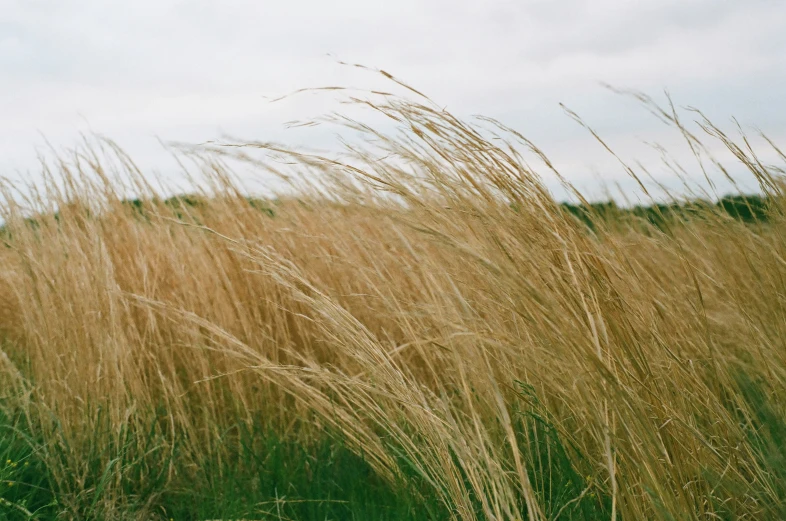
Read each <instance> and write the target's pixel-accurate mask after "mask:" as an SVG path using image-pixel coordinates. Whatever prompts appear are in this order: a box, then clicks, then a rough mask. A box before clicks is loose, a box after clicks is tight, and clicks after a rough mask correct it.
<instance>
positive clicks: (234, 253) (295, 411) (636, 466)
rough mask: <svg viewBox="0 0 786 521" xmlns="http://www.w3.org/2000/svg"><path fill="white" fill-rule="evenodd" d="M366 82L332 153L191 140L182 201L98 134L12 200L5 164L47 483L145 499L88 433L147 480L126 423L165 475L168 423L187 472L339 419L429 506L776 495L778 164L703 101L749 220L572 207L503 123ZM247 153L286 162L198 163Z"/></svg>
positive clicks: (17, 289) (610, 503) (783, 490)
mask: <svg viewBox="0 0 786 521" xmlns="http://www.w3.org/2000/svg"><path fill="white" fill-rule="evenodd" d="M372 99H373V100H374V102H373V103H370V105H371V106H372V108H373V109H374V110H375V111H377V112H378V113H381V114H383V115H385V116H387V117H388V118H390V119H391V120H392V121H393V122H395V123H396V124H397V125H399V126H400V128H401V129H402V132H403V133H401V134H396V135H395V136H393V137H391V136H387V135H384V134H381V133H378V132H376V131H375V130H373V129H371V128H369V127H366V126H363V125H362V124H360V123H358V122H354V121H346V120H345V121H343V124H346V125H348V126H350V127H351V128H353V129H355V130H359V131H361V132H363V133H365V134H366V135H367V136H368V137H370V138H374V139H375V140H376V141H375V143H374V145H373V146H371V145H368V146H366V147H365V148H351V149H350V150H349V151H348V152H349V153H351V155H350V157H349V159H346V158H345V159H344V160H342V161H339V160H335V159H328V158H320V157H313V156H308V155H304V154H301V153H298V151H289V150H286V149H283V148H281V147H273V146H272V145H268V144H264V143H243V144H241V146H239V147H233V148H227V147H216V148H215V149H214V150H212V151H210V150H208V151H204V150H203V151H202V152H200V153H199V158H201V159H200V160H201V164H202V166H203V168H202V172H201V173H200V175H202V176H203V177H204V179H207V180H208V181H209V183H210V185H211V186H212V187H213V190H212V192H211V193H210V194H209V195H207V194H205V195H204V197H203V198H201V199H199V200H190V201H180V202H179V203H177V204H172V202H171V201H170V202H169V203H165V202H164V201H163V200H162V196H161V194H158V193H156V191H155V190H154V189H153V188H152V185H151V184H150V183H149V182H148V179H146V178H145V176H144V175H143V174H142V173H140V172H139V171H138V170H137V169H136V168H135V167H134V166H133V163H131V161H130V159H129V158H127V157H126V156H124V155H123V154H122V152H120V151H119V150H117V149H116V148H114V147H113V146H112V145H111V144H110V143H103V145H102V146H104V147H105V154H106V155H107V157H108V158H109V159H105V158H103V157H100V155H99V154H98V153H96V154H95V155H91V154H92V153H82V154H76V153H75V155H74V157H73V158H72V160H70V161H69V162H65V161H63V162H59V163H57V164H55V165H54V166H51V167H50V168H49V169H47V186H46V189H45V190H43V191H40V192H37V193H34V194H33V196H31V197H30V198H29V199H28V200H27V201H20V198H19V197H18V196H15V195H14V193H13V190H14V188H15V187H11V186H7V185H6V186H4V187H3V190H4V193H5V196H6V197H5V199H4V201H3V207H2V212H3V218H4V219H5V221H6V224H5V229H4V239H3V241H4V244H5V246H4V247H2V248H0V331H2V334H3V335H4V336H5V338H6V342H5V343H4V344H3V353H2V354H1V356H0V369H1V370H2V371H4V372H5V373H4V374H6V373H7V374H14V375H16V376H15V377H14V378H12V379H4V380H3V382H4V384H3V385H6V386H7V388H10V387H11V386H14V388H15V389H17V390H24V391H25V393H24V394H23V395H22V396H25V397H26V398H25V400H24V402H23V407H24V408H25V410H26V413H27V415H28V416H29V418H30V419H31V423H32V424H33V425H35V428H36V430H37V432H38V433H40V434H41V436H42V439H44V440H45V444H44V445H43V446H42V447H41V450H42V451H43V454H44V455H45V457H46V461H47V462H48V466H49V468H50V470H51V471H52V473H53V476H54V480H55V482H56V483H57V486H58V487H59V489H60V491H61V494H62V497H63V498H66V499H65V500H64V501H66V502H67V505H66V506H67V507H68V508H71V509H73V510H72V511H73V512H78V511H84V510H80V509H84V508H85V507H84V505H85V504H89V506H90V507H91V508H94V509H99V508H100V509H104V510H102V511H104V512H111V511H112V509H116V508H119V507H121V506H122V505H124V504H126V503H128V502H129V501H136V502H137V503H138V504H143V505H148V506H149V508H150V509H153V506H152V505H154V504H155V501H156V499H155V497H156V496H155V494H154V493H151V494H150V495H149V496H148V497H131V496H130V495H129V493H128V492H127V487H125V488H124V483H126V482H127V480H128V479H131V478H130V477H129V476H130V474H129V473H130V472H132V469H131V467H130V466H127V467H124V466H122V465H119V464H116V463H113V461H114V460H113V458H115V457H116V456H113V454H116V452H112V451H111V450H106V451H102V450H99V449H100V448H101V447H120V446H122V448H123V451H124V452H123V454H127V455H131V456H129V461H133V462H135V463H134V464H135V465H136V466H137V467H136V470H133V471H134V472H136V474H134V478H133V479H135V480H136V483H137V484H138V486H139V487H140V489H141V488H143V485H144V483H145V482H146V480H152V479H154V476H158V475H159V474H160V472H159V471H160V468H156V467H157V466H156V465H155V464H154V463H155V462H153V463H151V462H149V461H147V460H146V458H147V457H148V455H149V454H150V449H149V448H146V446H145V428H146V427H145V426H147V425H150V424H155V425H157V426H158V429H159V431H157V432H160V435H159V436H158V437H157V438H156V440H157V441H156V444H157V445H156V446H155V453H154V454H155V458H157V460H156V461H158V462H159V465H158V467H160V465H161V464H162V463H161V462H168V463H163V465H170V467H167V469H166V472H165V473H164V475H165V476H164V481H163V483H164V485H163V487H164V488H165V487H166V483H169V482H172V480H174V479H175V477H176V474H177V473H182V472H184V471H183V470H182V468H180V470H176V469H175V467H174V466H173V465H172V464H171V462H172V461H173V458H167V457H165V456H166V455H167V454H169V455H170V456H172V455H173V454H174V451H175V446H177V447H178V453H177V454H178V456H177V457H179V458H185V459H186V460H187V461H188V462H191V463H192V464H193V468H194V469H197V468H199V464H200V462H201V461H203V460H205V459H208V458H213V457H221V454H223V451H226V450H228V449H227V447H228V446H231V444H232V439H233V438H232V434H231V432H232V431H231V430H230V429H231V427H232V425H234V422H235V421H236V420H237V418H241V420H242V421H243V422H246V423H248V424H249V425H250V424H252V423H253V422H255V421H258V420H259V419H260V418H263V419H264V421H265V422H266V423H268V424H269V425H270V426H271V427H272V428H273V429H275V430H276V431H277V432H279V433H281V434H282V435H283V436H288V437H291V438H293V439H299V440H302V441H303V443H304V444H308V443H311V441H313V440H317V439H320V438H321V437H323V436H326V435H327V434H326V433H332V434H331V435H337V434H340V436H342V437H343V439H344V440H346V443H347V444H348V445H349V446H350V447H351V449H352V450H353V451H355V452H357V453H359V454H362V455H363V456H364V457H365V458H366V459H367V461H369V462H370V464H371V465H372V466H373V468H374V469H375V471H376V472H377V473H378V474H379V475H381V476H383V477H385V478H386V479H389V480H390V481H391V482H393V481H396V480H398V479H405V480H406V479H417V480H419V481H418V482H419V483H423V484H424V485H423V488H422V493H423V494H424V495H426V496H434V497H437V498H438V499H439V501H440V502H441V503H442V504H443V505H444V506H445V507H446V508H447V509H448V511H449V512H450V513H451V515H452V516H453V517H454V518H456V519H462V520H474V519H497V520H501V519H525V518H528V519H532V520H555V519H594V518H597V517H594V516H598V517H602V518H608V519H719V518H720V519H743V518H744V519H779V518H780V516H782V515H784V511H783V509H782V507H780V506H779V505H781V504H783V501H784V500H786V487H784V481H783V480H782V478H784V477H786V465H784V461H783V459H784V453H783V445H779V444H778V440H780V438H779V436H782V434H778V427H779V425H784V423H783V421H784V418H786V410H784V408H783V404H786V387H784V384H785V383H786V349H784V347H785V346H784V339H786V299H784V295H786V261H784V258H786V237H784V233H783V230H784V228H782V227H783V226H784V217H783V213H784V208H785V206H784V199H783V194H782V188H781V187H782V186H783V185H782V181H783V179H782V175H781V174H780V173H778V172H777V171H776V170H774V169H772V168H769V167H765V166H764V165H762V164H761V163H760V162H759V161H758V160H757V158H756V156H755V154H754V153H753V151H752V150H751V149H749V148H747V147H746V146H745V144H744V143H743V144H742V145H741V146H738V145H736V144H734V141H732V140H731V139H730V138H728V137H726V136H725V135H723V134H722V133H720V130H719V129H717V128H716V127H714V126H712V125H711V123H709V122H707V121H704V122H703V124H704V125H705V130H706V131H707V139H720V140H721V142H723V143H724V144H725V145H726V146H727V147H728V148H729V149H730V150H732V151H733V152H734V153H735V154H737V155H738V157H739V159H741V160H743V162H744V164H745V165H746V166H747V167H748V168H749V169H750V171H751V173H753V174H754V175H756V177H757V178H758V179H759V181H760V184H761V189H762V191H763V192H764V193H765V194H766V196H767V201H768V204H769V205H770V206H769V209H768V214H767V222H765V223H759V224H750V223H743V222H740V221H737V220H734V219H731V218H729V217H728V216H727V215H725V214H722V213H721V212H718V211H716V210H715V209H713V208H712V207H707V208H706V209H705V210H702V211H700V212H695V213H692V214H690V215H687V214H686V215H685V216H683V217H679V216H678V217H673V218H671V219H670V220H669V221H668V225H667V226H665V227H661V228H659V227H655V226H652V225H649V224H648V223H646V222H644V223H642V222H632V221H630V220H621V219H618V220H613V221H609V220H603V219H601V218H597V219H596V220H595V226H593V230H590V229H588V228H587V227H586V226H585V225H584V224H583V223H582V222H581V221H579V220H577V219H575V218H574V217H573V216H572V215H571V214H569V213H568V212H566V211H564V209H563V208H562V207H561V206H560V205H559V204H557V202H555V201H554V199H553V198H552V197H551V196H550V195H549V193H548V191H547V190H546V189H545V188H544V185H543V183H542V181H541V178H540V176H539V175H538V174H537V173H535V172H534V171H533V170H531V169H530V167H528V166H527V165H526V164H525V163H524V161H523V159H522V158H521V157H520V156H519V155H518V153H517V152H516V150H517V148H516V146H519V145H523V146H524V147H531V148H530V150H531V151H535V152H536V153H539V151H537V149H535V148H534V147H532V145H531V143H529V142H527V141H526V140H523V138H521V136H517V135H516V134H515V133H512V132H511V131H508V130H507V129H504V128H503V127H501V126H498V127H496V130H497V132H498V133H499V135H500V136H502V137H505V139H506V140H503V141H500V140H495V139H491V138H490V137H489V134H488V133H484V132H482V131H481V130H479V129H478V128H477V127H476V126H473V125H470V124H467V123H465V122H463V121H460V120H458V119H456V118H455V117H453V116H452V115H451V114H449V113H447V112H443V111H441V110H438V109H436V108H434V107H433V106H432V104H431V103H430V102H428V101H427V100H426V101H422V102H413V101H407V100H402V99H399V98H395V97H392V96H387V95H385V96H378V97H375V98H372ZM364 102H366V101H365V100H364ZM664 114H667V115H668V112H664ZM672 123H673V124H675V125H677V126H678V127H679V129H682V130H683V131H684V128H683V127H682V126H681V123H680V122H679V121H678V120H676V119H674V120H672ZM685 132H686V133H687V131H685ZM688 136H689V137H688ZM686 139H688V140H689V141H690V142H691V143H692V144H693V145H694V146H695V147H696V150H699V153H704V152H702V151H701V149H700V147H699V144H700V141H699V139H698V138H697V137H695V136H693V135H688V134H686ZM513 144H516V146H512V145H513ZM253 153H262V154H268V156H266V157H270V156H272V155H275V156H276V157H286V158H287V160H288V161H289V162H291V163H293V164H295V165H297V171H298V172H299V174H297V175H294V174H291V172H290V175H294V177H291V178H290V181H291V182H292V184H293V186H296V187H297V192H296V195H291V196H290V197H288V198H284V197H282V198H281V199H280V200H278V201H276V202H274V201H272V200H271V201H269V202H265V204H269V206H266V207H264V208H262V207H261V206H260V205H261V204H262V203H263V202H262V201H259V200H256V201H251V202H249V199H247V198H246V197H245V196H244V195H243V192H242V190H240V188H239V187H238V185H237V183H236V182H235V181H233V179H234V178H233V175H232V173H231V171H229V170H228V169H227V167H226V166H225V165H226V163H225V162H224V160H223V159H222V156H224V157H225V156H232V157H234V158H235V159H237V158H240V159H241V160H247V161H252V159H251V155H252V154H253ZM246 154H248V155H246ZM255 157H258V156H255ZM255 161H258V160H255ZM108 164H112V165H114V170H112V169H111V168H109V167H108V166H106V165H108ZM255 164H256V165H257V167H258V168H260V169H264V168H269V169H270V171H275V169H274V167H273V165H275V164H277V163H274V162H268V163H266V162H264V160H261V161H258V162H257V163H255ZM547 164H549V165H550V163H547ZM707 164H711V163H709V162H707ZM631 175H634V176H636V173H635V172H634V171H633V170H631ZM120 179H125V181H122V182H121V181H120ZM129 180H130V181H129ZM129 183H130V185H129ZM129 188H131V189H133V190H135V191H136V193H138V194H139V197H140V201H141V202H139V203H138V204H136V205H133V204H129V203H128V202H127V201H124V200H123V197H122V195H121V194H123V193H126V191H127V189H129ZM30 210H33V211H34V212H35V219H34V220H31V219H26V217H29V216H30V213H29V211H30ZM55 211H56V213H55ZM22 375H24V376H22ZM6 390H7V389H6ZM778 422H781V423H780V424H778ZM227 432H230V434H229V435H228V434H227ZM129 433H132V435H129ZM135 433H136V434H135ZM97 447H98V449H97ZM778 451H780V452H778ZM96 457H97V458H98V459H99V460H101V464H100V468H102V469H104V471H103V472H102V474H101V476H102V478H101V480H99V481H98V482H97V483H96V482H95V481H91V479H93V478H92V477H91V476H93V474H92V472H93V467H92V466H91V465H94V464H95V458H96ZM778 458H780V459H778ZM91 462H92V463H91ZM140 469H141V470H140ZM156 479H158V478H156ZM560 487H561V489H560ZM564 490H568V491H569V493H565V492H564ZM97 492H100V500H96V499H94V498H95V497H98V496H97V495H96V493H97Z"/></svg>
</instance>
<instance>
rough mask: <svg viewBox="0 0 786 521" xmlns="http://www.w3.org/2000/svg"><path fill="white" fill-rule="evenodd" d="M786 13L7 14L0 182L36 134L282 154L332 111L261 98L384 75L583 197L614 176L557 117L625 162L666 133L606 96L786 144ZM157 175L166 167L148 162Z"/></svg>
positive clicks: (569, 2) (604, 9)
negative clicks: (505, 141)
mask: <svg viewBox="0 0 786 521" xmlns="http://www.w3.org/2000/svg"><path fill="white" fill-rule="evenodd" d="M784 26H786V2H784V1H783V0H744V1H743V0H641V1H634V0H592V1H589V0H516V1H502V0H486V1H478V0H472V1H469V0H397V1H395V2H394V1H385V2H380V1H371V0H334V1H331V2H324V1H318V0H287V1H276V2H269V1H262V0H221V1H218V0H215V1H207V0H155V1H152V0H135V1H133V2H111V1H97V0H94V1H77V0H0V174H3V175H13V176H17V175H20V172H21V175H28V173H27V172H31V171H32V170H31V169H32V168H33V167H34V152H35V147H36V146H40V145H41V144H42V142H43V140H42V137H41V135H43V136H46V138H48V139H49V140H50V141H51V142H53V143H54V144H55V145H57V146H67V145H69V144H73V143H74V142H75V141H76V139H77V136H78V133H79V132H80V131H85V130H87V129H92V130H94V131H97V132H100V133H103V134H106V135H108V136H110V137H112V138H115V139H116V140H117V141H118V142H119V143H120V144H121V145H122V146H124V147H125V148H127V149H128V150H129V151H130V152H131V153H132V154H133V155H134V157H136V159H137V160H138V161H139V163H140V164H142V165H143V166H145V167H148V166H150V167H152V166H154V165H158V164H159V162H163V161H164V159H165V157H166V156H165V154H163V153H162V150H161V146H160V145H159V144H158V141H157V138H161V139H164V140H180V141H190V142H202V141H205V140H208V139H211V138H214V137H216V136H218V135H219V134H221V133H229V134H233V135H238V136H242V137H247V138H249V139H259V140H266V139H275V140H279V141H286V140H287V139H289V136H291V141H294V142H299V140H300V141H302V140H306V141H307V140H308V139H314V141H315V143H316V142H318V141H319V140H321V139H324V138H325V137H326V136H325V135H321V136H320V135H319V133H318V132H317V133H314V134H311V138H309V137H308V134H302V133H300V134H295V133H292V134H288V132H291V131H284V130H282V129H283V127H282V124H283V123H284V122H285V121H288V120H290V119H293V118H295V117H308V116H316V115H318V114H319V113H320V112H321V111H323V110H327V109H330V108H334V107H331V106H330V105H329V104H328V103H327V102H326V101H325V99H324V97H323V98H318V99H317V98H315V97H314V96H311V97H308V96H306V97H300V98H293V99H290V100H287V101H285V102H283V103H276V104H271V103H269V102H268V101H266V99H265V98H264V96H275V95H280V94H285V93H287V92H289V91H291V90H293V89H296V88H300V87H311V86H320V85H335V84H342V85H357V86H360V87H365V86H369V85H374V86H379V84H378V80H377V78H376V77H373V78H372V77H371V75H370V74H368V73H366V74H364V73H362V72H361V71H357V70H353V69H350V68H347V67H342V66H340V65H338V64H337V63H336V61H337V60H345V61H351V62H359V63H363V64H365V65H368V66H371V67H378V68H382V69H385V70H387V71H389V72H391V73H393V74H394V75H396V76H397V77H400V78H402V79H404V80H405V81H407V82H408V83H410V84H412V85H414V86H415V87H417V88H418V89H420V90H422V91H425V92H426V93H428V94H429V95H430V96H431V97H432V98H433V99H434V100H435V101H437V102H438V103H440V104H441V105H446V106H447V108H448V109H449V110H452V111H454V112H456V113H458V114H461V115H471V114H484V115H489V116H493V117H496V118H498V119H501V120H502V121H503V122H505V123H507V124H508V125H510V126H512V127H514V128H516V129H517V130H519V131H521V132H522V133H523V134H525V135H526V136H527V137H529V138H531V139H532V140H533V141H535V142H536V143H538V144H539V145H541V146H542V147H543V149H544V150H545V151H546V152H547V153H548V154H549V155H550V156H552V157H553V158H554V159H555V160H556V161H557V162H558V164H560V165H561V167H562V168H563V169H564V170H565V172H566V174H567V175H568V176H570V177H571V179H574V180H577V181H578V182H579V183H585V184H588V183H592V182H594V181H591V179H592V175H591V174H592V173H596V174H598V175H600V176H601V177H602V178H604V179H610V180H612V179H615V176H618V175H620V174H621V172H620V171H619V169H615V168H613V164H614V163H613V162H610V161H609V158H608V157H607V156H606V155H605V153H604V152H603V151H602V150H601V149H600V147H599V146H597V145H596V144H594V143H593V142H592V141H591V139H589V138H588V136H587V134H586V132H585V131H583V130H581V129H580V128H578V126H577V125H576V124H575V123H573V122H571V121H570V119H569V118H567V117H566V116H565V115H564V113H563V112H562V110H561V109H560V108H559V105H558V103H559V102H563V103H565V104H566V105H567V106H569V107H571V108H572V109H574V110H576V111H577V112H579V113H580V114H581V115H582V116H583V117H584V118H585V119H586V120H587V121H588V122H589V123H590V124H592V125H593V126H594V127H596V128H597V129H598V130H599V131H600V132H601V133H602V134H603V135H604V137H606V138H608V140H609V142H610V143H611V144H612V145H613V146H614V147H615V148H616V149H618V150H620V151H621V152H622V153H623V154H627V155H628V156H631V157H638V155H639V154H645V155H646V151H642V149H641V148H637V145H636V143H637V142H639V141H640V140H649V141H661V142H666V143H667V144H668V143H672V142H676V141H670V140H672V139H675V138H674V136H673V133H671V132H668V133H666V131H665V129H664V127H663V125H662V124H660V123H659V122H658V121H657V120H655V119H654V118H652V117H651V116H648V115H647V113H646V112H645V111H644V110H642V109H641V108H640V107H638V106H637V105H636V104H635V103H633V102H631V101H630V100H626V99H623V98H620V97H619V96H616V95H614V94H612V93H610V92H609V91H607V90H605V89H603V88H602V87H601V86H600V85H599V83H600V82H607V83H610V84H613V85H615V86H618V87H623V88H635V89H640V90H643V91H645V92H647V93H649V94H652V95H654V96H656V97H657V96H659V95H660V94H661V93H662V92H663V89H665V88H667V89H669V91H670V92H671V93H672V95H673V96H674V99H675V101H676V102H677V103H678V104H682V105H693V106H697V107H699V108H701V109H703V110H705V111H706V112H707V113H708V114H709V115H710V116H712V117H713V118H714V119H716V120H717V121H718V122H719V123H722V124H724V125H726V124H728V122H729V121H730V118H731V116H736V117H737V118H738V119H739V120H740V121H741V123H742V124H743V125H756V126H758V127H760V128H761V129H763V130H764V131H765V132H767V133H768V134H770V135H771V136H772V137H773V138H775V139H776V140H778V141H780V142H781V143H782V144H784V145H786V117H785V116H786V111H785V110H784V109H785V108H786V98H784V95H783V93H784V92H786V31H784V29H783V28H784ZM158 166H159V167H160V168H165V167H164V166H163V163H161V165H158Z"/></svg>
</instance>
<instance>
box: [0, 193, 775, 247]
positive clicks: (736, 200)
mask: <svg viewBox="0 0 786 521" xmlns="http://www.w3.org/2000/svg"><path fill="white" fill-rule="evenodd" d="M245 200H246V202H247V203H248V205H249V207H251V208H253V209H255V210H258V211H260V212H262V213H265V214H267V215H268V216H269V217H275V215H276V211H275V209H274V207H275V206H277V201H276V200H269V199H261V198H255V197H247V198H245ZM121 204H122V205H123V206H125V207H128V208H130V209H131V210H132V211H133V213H134V214H135V215H137V216H139V217H141V218H143V219H145V220H149V218H150V216H151V215H152V214H153V213H156V212H158V211H160V209H161V208H162V207H163V208H165V209H168V210H170V211H171V212H172V215H173V216H174V217H176V218H178V219H184V218H187V217H189V216H190V218H191V219H194V218H196V215H195V213H198V212H199V211H201V210H203V209H205V208H208V207H209V205H210V201H209V199H207V198H205V197H203V196H199V195H193V194H186V195H177V196H174V197H170V198H168V199H163V200H158V199H152V200H141V199H125V200H123V201H122V203H121ZM560 206H561V208H563V209H564V210H566V211H567V212H568V213H570V214H571V215H573V216H574V217H576V218H577V219H578V220H580V221H581V222H583V223H584V224H585V225H587V226H588V227H589V228H590V229H595V228H596V226H597V223H598V222H599V221H600V222H607V223H610V222H619V221H630V220H633V221H638V222H645V223H649V224H651V225H653V226H655V227H657V228H659V229H663V228H664V226H666V225H667V224H668V223H669V222H674V221H675V220H685V219H688V218H690V217H691V216H694V217H695V216H698V215H706V214H707V212H708V211H713V210H714V211H716V212H720V213H722V214H726V215H728V216H729V217H731V218H733V219H736V220H739V221H744V222H747V223H764V222H767V221H768V220H769V216H770V215H771V208H772V201H771V200H770V198H768V197H762V196H758V195H728V196H725V197H723V198H721V199H720V200H719V201H717V202H715V203H712V202H710V201H705V200H694V201H690V202H684V203H676V202H675V203H667V204H652V205H649V206H641V205H638V206H633V207H622V206H619V205H617V204H616V203H615V202H613V201H609V202H599V203H588V204H572V203H560ZM189 210H195V211H196V212H190V211H189ZM83 216H84V217H90V212H89V210H87V209H85V210H84V213H83ZM52 218H53V219H54V221H55V222H60V220H61V218H62V216H61V212H60V211H58V212H55V214H54V215H53V216H52ZM39 219H40V218H34V217H29V218H26V219H25V224H27V226H28V227H30V228H33V229H37V228H39V227H40V222H39ZM10 238H11V234H10V231H9V230H8V229H7V226H6V225H3V226H0V239H5V240H8V239H10Z"/></svg>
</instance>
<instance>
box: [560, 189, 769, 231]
mask: <svg viewBox="0 0 786 521" xmlns="http://www.w3.org/2000/svg"><path fill="white" fill-rule="evenodd" d="M561 206H562V208H563V209H565V210H567V211H568V212H569V213H570V214H572V215H573V216H575V217H576V218H577V219H579V220H580V221H582V222H583V223H584V224H586V225H587V226H588V227H589V228H590V229H594V228H595V227H596V225H597V223H598V221H601V222H614V221H626V220H628V221H629V220H633V221H638V222H645V223H649V224H651V225H653V226H655V227H657V228H659V229H663V228H664V226H666V225H667V224H668V223H670V222H675V221H680V220H686V219H690V218H692V217H693V218H695V217H697V216H702V215H707V214H708V212H716V213H720V214H725V215H728V216H729V217H731V218H733V219H736V220H739V221H743V222H746V223H764V222H767V221H768V220H769V219H770V216H771V215H772V207H773V204H772V200H771V198H769V197H762V196H759V195H727V196H725V197H722V198H721V199H720V200H719V201H717V202H715V203H713V202H710V201H706V200H700V199H699V200H693V201H689V202H683V203H677V202H674V203H665V204H663V203H659V204H652V205H648V206H641V205H637V206H633V207H621V206H618V205H617V204H616V203H614V202H613V201H610V202H602V203H589V204H571V203H561Z"/></svg>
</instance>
